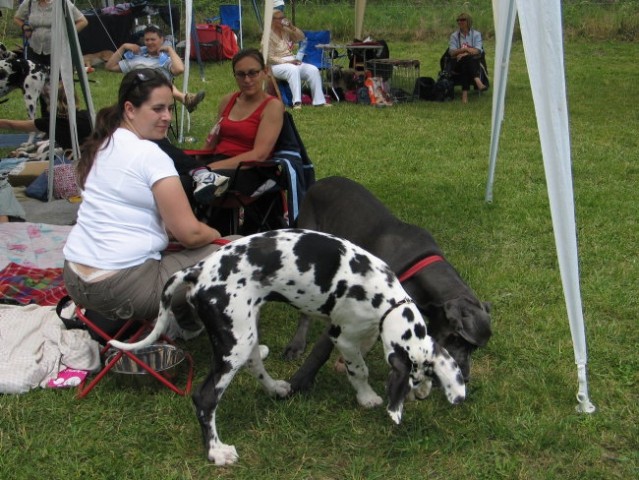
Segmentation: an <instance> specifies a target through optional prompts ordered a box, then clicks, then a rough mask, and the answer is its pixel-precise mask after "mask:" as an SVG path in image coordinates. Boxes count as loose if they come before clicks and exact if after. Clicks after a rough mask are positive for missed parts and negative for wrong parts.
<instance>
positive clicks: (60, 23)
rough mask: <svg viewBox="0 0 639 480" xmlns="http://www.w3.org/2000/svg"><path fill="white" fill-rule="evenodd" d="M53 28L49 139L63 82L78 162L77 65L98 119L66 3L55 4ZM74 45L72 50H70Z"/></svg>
mask: <svg viewBox="0 0 639 480" xmlns="http://www.w3.org/2000/svg"><path fill="white" fill-rule="evenodd" d="M52 15H53V18H54V20H53V25H54V28H53V29H52V30H51V44H52V45H55V47H56V48H54V49H52V51H51V73H50V86H49V116H50V120H49V138H50V139H54V138H55V128H56V121H55V119H56V114H57V111H58V86H59V81H60V80H62V85H63V88H64V92H65V94H66V97H67V104H68V107H69V108H68V110H69V125H70V127H71V139H72V147H73V148H72V149H73V156H74V158H79V154H80V147H79V142H78V130H77V123H76V122H77V120H76V115H75V112H76V103H75V87H74V83H73V72H74V68H73V67H74V65H75V67H76V71H77V72H78V77H79V78H80V82H81V83H82V88H83V91H84V92H85V94H86V95H85V101H86V103H87V108H88V110H89V115H90V116H91V121H92V122H93V121H94V119H95V109H94V107H93V99H92V97H91V94H90V90H89V81H88V79H87V76H86V72H85V70H84V68H83V64H82V59H81V58H80V55H81V50H80V41H79V40H78V32H77V31H76V28H75V24H74V22H73V20H72V17H71V13H70V12H69V11H68V8H67V4H66V2H62V1H60V2H54V4H53V13H52ZM71 42H73V48H72V47H71ZM72 51H73V52H75V53H76V56H77V58H75V59H73V58H72V57H71V53H72ZM54 154H55V151H54V149H53V148H49V178H48V181H49V185H48V187H49V192H48V200H49V201H51V200H53V176H54V167H55V162H54Z"/></svg>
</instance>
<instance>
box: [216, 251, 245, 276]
mask: <svg viewBox="0 0 639 480" xmlns="http://www.w3.org/2000/svg"><path fill="white" fill-rule="evenodd" d="M240 260H241V257H239V256H238V255H222V256H221V258H220V259H219V263H218V269H217V270H218V272H219V274H220V280H221V281H223V282H224V281H226V280H228V278H229V275H231V273H233V272H237V271H238V267H237V266H238V264H239V263H240Z"/></svg>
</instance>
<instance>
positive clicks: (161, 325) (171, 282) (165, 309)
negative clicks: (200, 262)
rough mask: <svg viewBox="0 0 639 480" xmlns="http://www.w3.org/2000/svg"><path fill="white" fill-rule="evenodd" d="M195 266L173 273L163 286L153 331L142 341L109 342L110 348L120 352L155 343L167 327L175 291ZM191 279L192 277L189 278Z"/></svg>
mask: <svg viewBox="0 0 639 480" xmlns="http://www.w3.org/2000/svg"><path fill="white" fill-rule="evenodd" d="M194 268H196V267H195V266H193V267H190V268H186V269H184V270H180V271H179V272H177V273H174V274H173V276H171V277H170V278H169V279H168V280H167V282H166V285H164V290H162V297H161V300H160V313H159V315H158V318H157V320H156V322H155V325H154V327H153V330H151V332H150V333H149V334H148V335H147V336H146V337H144V338H143V339H142V340H140V341H138V342H135V343H124V342H119V341H117V340H109V344H110V345H111V346H112V347H115V348H118V349H120V350H136V349H139V348H143V347H148V346H149V345H151V344H152V343H153V342H155V341H157V340H158V338H160V335H162V334H163V333H164V332H165V331H166V328H167V327H168V325H169V320H170V318H171V315H172V313H171V300H172V298H173V293H174V292H175V290H176V289H177V288H178V287H179V286H180V285H182V283H184V282H189V278H190V277H191V276H190V274H191V273H193V270H194ZM191 278H192V277H191Z"/></svg>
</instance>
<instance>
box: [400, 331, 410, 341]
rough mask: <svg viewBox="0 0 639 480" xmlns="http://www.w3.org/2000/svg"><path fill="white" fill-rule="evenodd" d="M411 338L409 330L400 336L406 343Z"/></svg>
mask: <svg viewBox="0 0 639 480" xmlns="http://www.w3.org/2000/svg"><path fill="white" fill-rule="evenodd" d="M412 336H413V332H411V331H410V329H409V330H406V331H405V332H404V333H403V334H402V340H404V341H408V340H410V338H411V337H412Z"/></svg>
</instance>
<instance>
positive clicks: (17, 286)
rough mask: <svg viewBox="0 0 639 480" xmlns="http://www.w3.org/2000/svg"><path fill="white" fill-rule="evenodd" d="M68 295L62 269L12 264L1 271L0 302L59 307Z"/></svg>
mask: <svg viewBox="0 0 639 480" xmlns="http://www.w3.org/2000/svg"><path fill="white" fill-rule="evenodd" d="M66 294H67V289H66V288H65V287H64V281H63V280H62V269H61V268H31V267H24V266H22V265H18V264H17V263H13V262H12V263H10V264H9V265H7V266H6V267H5V268H4V269H2V270H1V271H0V302H1V303H9V304H16V303H17V304H21V305H29V304H32V303H34V304H36V305H45V306H46V305H54V306H55V305H57V304H58V302H59V301H60V299H62V297H64V296H65V295H66Z"/></svg>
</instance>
